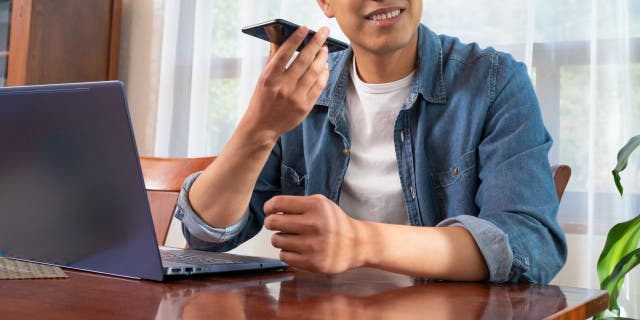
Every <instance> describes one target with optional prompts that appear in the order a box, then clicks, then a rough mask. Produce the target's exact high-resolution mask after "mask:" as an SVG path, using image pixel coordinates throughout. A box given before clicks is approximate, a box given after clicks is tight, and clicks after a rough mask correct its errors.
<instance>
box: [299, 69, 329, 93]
mask: <svg viewBox="0 0 640 320" xmlns="http://www.w3.org/2000/svg"><path fill="white" fill-rule="evenodd" d="M313 80H315V81H313V82H312V83H311V86H310V87H309V88H307V90H306V92H303V91H302V90H301V94H306V95H307V100H308V101H316V100H317V99H318V97H319V96H320V94H321V93H322V90H324V87H325V86H326V85H327V81H328V80H329V66H328V65H327V63H326V62H325V63H324V66H323V69H322V71H320V75H319V76H318V77H317V78H315V79H313Z"/></svg>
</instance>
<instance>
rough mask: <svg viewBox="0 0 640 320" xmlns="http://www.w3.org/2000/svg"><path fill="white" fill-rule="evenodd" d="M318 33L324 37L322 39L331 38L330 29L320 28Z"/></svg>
mask: <svg viewBox="0 0 640 320" xmlns="http://www.w3.org/2000/svg"><path fill="white" fill-rule="evenodd" d="M318 33H319V34H320V35H321V36H322V37H325V38H326V37H328V36H329V28H327V27H322V28H320V30H318Z"/></svg>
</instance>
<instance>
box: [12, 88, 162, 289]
mask: <svg viewBox="0 0 640 320" xmlns="http://www.w3.org/2000/svg"><path fill="white" fill-rule="evenodd" d="M131 128H132V127H131V121H130V118H129V112H128V110H127V103H126V99H125V95H124V88H123V85H122V83H121V82H119V81H108V82H95V83H77V84H60V85H42V86H29V87H8V88H0V150H1V151H0V152H1V155H0V219H2V222H1V223H0V251H4V253H5V255H6V256H9V257H13V258H17V259H21V260H26V261H35V262H41V263H46V264H52V265H58V266H63V267H69V268H74V269H80V270H86V271H93V272H100V273H106V274H112V275H119V276H125V277H133V278H145V279H152V280H158V281H160V280H162V277H163V276H162V263H161V261H160V255H159V253H158V247H157V243H156V240H155V235H154V230H153V221H152V218H151V213H150V209H149V204H148V200H147V195H146V191H145V188H144V180H143V178H142V173H141V170H140V165H139V161H138V160H137V159H138V153H137V148H136V144H135V141H134V135H133V132H132V129H131Z"/></svg>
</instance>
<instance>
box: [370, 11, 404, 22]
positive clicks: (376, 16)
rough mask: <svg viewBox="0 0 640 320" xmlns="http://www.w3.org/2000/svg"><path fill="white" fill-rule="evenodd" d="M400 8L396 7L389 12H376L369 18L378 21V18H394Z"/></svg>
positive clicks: (398, 13)
mask: <svg viewBox="0 0 640 320" xmlns="http://www.w3.org/2000/svg"><path fill="white" fill-rule="evenodd" d="M400 12H401V10H400V9H396V10H393V11H391V12H388V13H386V14H385V13H382V14H376V15H373V16H371V17H370V18H369V19H370V20H373V21H380V20H385V19H391V18H395V17H397V16H398V15H400Z"/></svg>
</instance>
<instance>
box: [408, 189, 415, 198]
mask: <svg viewBox="0 0 640 320" xmlns="http://www.w3.org/2000/svg"><path fill="white" fill-rule="evenodd" d="M409 192H410V193H411V199H415V198H416V190H415V189H413V187H409Z"/></svg>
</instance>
